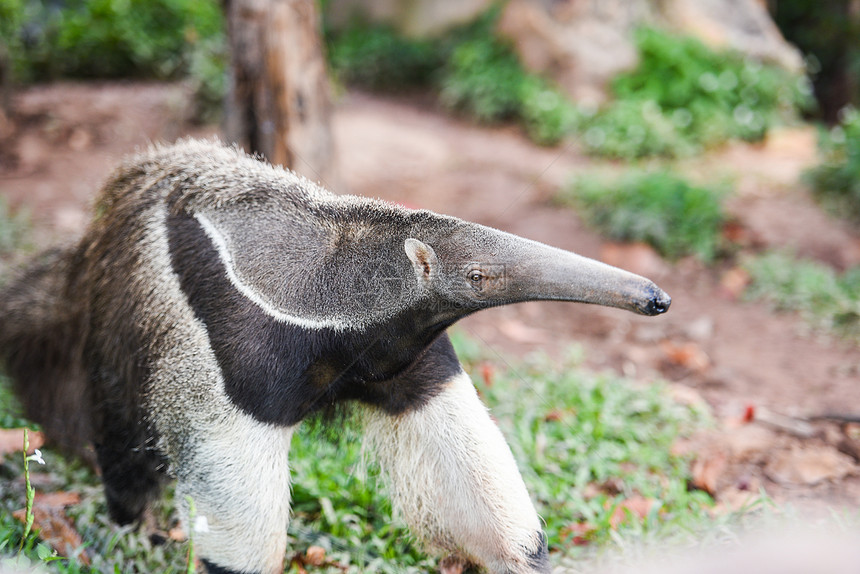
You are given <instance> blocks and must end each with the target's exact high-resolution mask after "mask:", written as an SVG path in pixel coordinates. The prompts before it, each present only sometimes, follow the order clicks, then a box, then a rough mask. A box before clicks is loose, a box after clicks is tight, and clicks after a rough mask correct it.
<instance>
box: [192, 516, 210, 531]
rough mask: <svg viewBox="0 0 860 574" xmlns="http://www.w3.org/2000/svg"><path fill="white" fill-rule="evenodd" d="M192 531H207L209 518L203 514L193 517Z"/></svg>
mask: <svg viewBox="0 0 860 574" xmlns="http://www.w3.org/2000/svg"><path fill="white" fill-rule="evenodd" d="M194 532H209V520H207V519H206V517H205V516H203V515H201V516H197V517H195V518H194Z"/></svg>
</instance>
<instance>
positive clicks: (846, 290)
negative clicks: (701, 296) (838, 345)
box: [744, 253, 860, 342]
mask: <svg viewBox="0 0 860 574" xmlns="http://www.w3.org/2000/svg"><path fill="white" fill-rule="evenodd" d="M744 266H745V268H746V269H747V270H748V271H749V273H750V277H751V279H752V282H751V284H750V286H749V287H748V288H747V291H746V294H747V296H748V297H750V298H753V299H763V300H765V301H768V302H769V303H771V304H772V305H773V306H774V307H775V308H776V309H778V310H780V311H789V312H797V313H799V314H800V315H801V316H802V317H803V318H804V319H805V320H806V321H807V322H808V323H809V324H811V325H812V326H814V327H816V328H819V329H824V330H826V331H830V332H833V333H836V334H838V335H840V336H843V337H846V338H848V339H851V340H854V341H857V342H860V267H854V268H852V269H849V270H848V271H845V272H844V273H842V274H839V273H836V272H835V271H834V270H833V269H832V268H830V267H828V266H826V265H823V264H821V263H817V262H815V261H809V260H798V259H796V258H795V257H793V256H791V255H788V254H786V253H768V254H765V255H761V256H758V257H754V258H751V259H749V260H748V261H746V263H745V265H744Z"/></svg>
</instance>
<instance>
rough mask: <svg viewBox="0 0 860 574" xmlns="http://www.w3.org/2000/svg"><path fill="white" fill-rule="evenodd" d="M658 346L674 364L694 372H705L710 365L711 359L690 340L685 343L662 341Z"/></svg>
mask: <svg viewBox="0 0 860 574" xmlns="http://www.w3.org/2000/svg"><path fill="white" fill-rule="evenodd" d="M660 348H661V349H662V350H663V353H664V354H665V355H666V359H668V360H669V362H670V363H672V364H674V365H678V366H681V367H684V368H686V369H689V370H691V371H693V372H696V373H703V372H705V371H706V370H707V369H708V367H710V366H711V359H710V358H709V357H708V355H707V354H706V353H705V351H703V350H702V348H701V347H700V346H699V345H698V344H697V343H693V342H692V341H690V342H687V343H674V342H672V341H663V342H662V343H661V344H660Z"/></svg>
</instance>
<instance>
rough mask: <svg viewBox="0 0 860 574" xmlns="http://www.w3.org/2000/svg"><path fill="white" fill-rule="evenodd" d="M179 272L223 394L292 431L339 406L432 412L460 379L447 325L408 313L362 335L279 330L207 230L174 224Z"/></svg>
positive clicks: (192, 223)
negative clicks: (431, 405) (351, 403)
mask: <svg viewBox="0 0 860 574" xmlns="http://www.w3.org/2000/svg"><path fill="white" fill-rule="evenodd" d="M168 235H169V243H170V255H171V261H172V265H173V269H174V271H175V272H176V273H177V275H178V277H179V281H180V284H181V287H182V290H183V292H184V293H185V295H186V296H187V298H188V301H189V303H190V305H191V307H192V308H193V310H194V313H195V314H196V316H197V317H198V318H199V319H200V320H201V321H203V323H204V324H205V325H206V328H207V331H208V335H209V341H210V344H211V346H212V349H213V351H214V354H215V357H216V359H217V360H218V365H219V367H220V369H221V373H222V375H223V377H224V382H225V390H226V392H227V394H228V396H229V397H230V399H231V400H232V401H233V402H234V403H235V404H236V405H237V406H238V407H239V408H241V409H242V410H244V411H245V412H247V413H249V414H251V415H252V416H253V417H255V418H256V419H257V420H260V421H262V422H265V423H276V424H282V425H293V424H296V423H298V422H299V421H301V420H302V419H303V418H305V417H306V416H308V415H309V414H311V413H313V412H315V411H317V410H320V409H322V408H325V407H329V406H333V405H334V404H336V403H337V402H338V401H341V400H345V399H356V400H361V401H364V402H368V403H371V404H376V405H379V406H380V407H382V408H383V409H385V410H386V411H388V412H390V413H392V414H394V413H399V412H403V411H405V410H407V409H410V408H416V407H418V406H420V405H422V404H424V403H425V402H426V401H427V399H428V398H429V397H431V396H433V395H434V394H435V393H436V392H437V391H438V389H439V388H440V386H441V384H443V383H444V382H445V381H447V380H449V379H450V378H451V377H452V376H454V375H456V374H457V373H458V372H459V371H460V365H459V362H458V361H457V357H456V355H455V354H454V350H453V348H451V344H450V342H449V341H448V339H447V337H444V336H443V337H439V335H440V333H441V332H442V331H443V330H444V329H445V327H446V326H447V325H446V324H444V323H440V324H437V325H433V326H431V327H425V322H426V318H425V319H422V318H421V317H420V316H418V314H416V313H414V312H410V311H408V310H404V312H402V313H401V314H399V315H397V316H395V317H393V318H392V319H390V320H389V321H388V322H386V324H384V325H380V326H378V328H374V329H372V330H367V331H363V332H353V331H349V332H336V331H334V330H332V329H326V328H324V329H306V328H304V327H299V326H296V325H292V324H287V323H282V322H278V321H277V320H275V319H274V318H272V317H271V316H269V315H268V314H266V313H265V312H264V311H263V310H262V309H261V308H260V307H258V306H257V305H256V304H255V303H254V302H252V301H250V300H249V299H247V298H246V297H245V296H244V295H242V294H241V293H240V292H239V291H238V290H237V289H236V288H235V287H234V286H233V285H232V284H231V282H230V280H229V277H228V276H227V273H226V270H225V268H224V264H223V262H222V261H221V258H220V256H219V255H218V252H217V250H216V249H215V247H214V246H213V245H212V242H211V241H210V239H209V237H208V236H207V235H206V232H205V231H204V230H203V228H202V227H201V225H200V223H199V222H198V221H197V220H196V219H195V218H193V217H191V216H188V215H184V214H183V215H173V216H170V217H169V218H168Z"/></svg>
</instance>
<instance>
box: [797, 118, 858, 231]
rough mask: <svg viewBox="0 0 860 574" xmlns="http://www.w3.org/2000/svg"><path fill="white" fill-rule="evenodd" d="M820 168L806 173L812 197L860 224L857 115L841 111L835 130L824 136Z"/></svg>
mask: <svg viewBox="0 0 860 574" xmlns="http://www.w3.org/2000/svg"><path fill="white" fill-rule="evenodd" d="M819 150H820V153H821V157H822V159H821V164H819V165H818V166H816V167H814V168H812V169H810V170H809V171H807V172H806V174H805V177H806V179H807V181H809V183H810V184H811V185H812V188H813V191H814V193H815V195H816V196H817V197H818V198H819V199H820V200H821V201H822V202H823V203H824V204H825V205H827V206H829V207H830V208H831V209H832V210H833V211H834V212H837V213H840V214H842V215H847V216H848V217H851V218H853V219H855V220H857V221H860V112H858V111H857V110H855V109H846V110H844V111H843V116H842V121H841V122H840V123H839V125H838V126H835V127H834V128H832V129H830V130H828V131H826V132H823V133H822V136H821V139H820V141H819Z"/></svg>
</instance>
